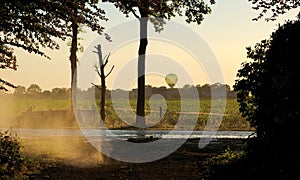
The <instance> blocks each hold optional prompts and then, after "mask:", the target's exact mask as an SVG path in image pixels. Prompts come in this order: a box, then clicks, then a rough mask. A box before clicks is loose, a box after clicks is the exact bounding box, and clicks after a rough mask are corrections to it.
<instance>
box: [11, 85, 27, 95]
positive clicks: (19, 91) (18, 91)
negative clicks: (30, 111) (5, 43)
mask: <svg viewBox="0 0 300 180" xmlns="http://www.w3.org/2000/svg"><path fill="white" fill-rule="evenodd" d="M14 95H15V96H17V97H23V96H24V95H26V88H25V87H24V86H17V87H16V89H15V91H14Z"/></svg>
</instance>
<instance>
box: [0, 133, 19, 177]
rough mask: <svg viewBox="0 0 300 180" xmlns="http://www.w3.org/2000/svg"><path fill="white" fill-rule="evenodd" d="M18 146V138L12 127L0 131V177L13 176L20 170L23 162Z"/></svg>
mask: <svg viewBox="0 0 300 180" xmlns="http://www.w3.org/2000/svg"><path fill="white" fill-rule="evenodd" d="M20 148H21V144H20V142H19V139H18V137H17V135H16V134H14V133H13V132H12V129H8V130H7V131H5V132H0V179H3V178H4V179H7V178H9V177H14V176H15V175H16V174H17V173H18V172H20V170H21V168H22V164H23V157H22V156H21V153H20Z"/></svg>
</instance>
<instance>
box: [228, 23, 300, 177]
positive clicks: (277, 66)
mask: <svg viewBox="0 0 300 180" xmlns="http://www.w3.org/2000/svg"><path fill="white" fill-rule="evenodd" d="M299 32H300V21H299V20H297V21H287V22H286V23H285V24H284V25H281V26H279V27H278V29H277V30H276V31H275V32H274V33H273V34H272V35H271V38H270V39H269V40H263V41H261V43H258V44H256V45H255V47H254V48H251V47H248V48H247V55H248V58H251V59H252V60H253V61H252V62H245V63H243V64H242V68H241V69H240V70H239V71H238V74H237V77H238V78H239V79H238V80H237V81H236V83H235V85H234V89H235V90H236V91H238V94H237V98H238V102H239V103H240V111H241V113H242V116H244V117H246V118H247V120H248V121H249V122H250V123H251V125H252V126H253V127H255V128H256V133H257V138H255V140H254V141H253V143H250V144H249V149H248V153H249V156H250V157H251V158H253V159H254V162H255V163H256V166H257V167H255V168H256V171H257V172H256V175H260V176H264V175H265V176H268V177H276V178H279V179H295V178H299V177H300V173H299V169H300V153H299V152H300V148H299V146H298V143H297V142H298V141H299V139H300V134H299V129H300V113H299V112H300V93H299V92H300V88H299V86H297V84H298V83H299V80H298V78H299V77H300V71H299V68H298V67H299V66H298V62H297V61H298V59H299V47H298V46H297V44H298V43H299V41H300V33H299Z"/></svg>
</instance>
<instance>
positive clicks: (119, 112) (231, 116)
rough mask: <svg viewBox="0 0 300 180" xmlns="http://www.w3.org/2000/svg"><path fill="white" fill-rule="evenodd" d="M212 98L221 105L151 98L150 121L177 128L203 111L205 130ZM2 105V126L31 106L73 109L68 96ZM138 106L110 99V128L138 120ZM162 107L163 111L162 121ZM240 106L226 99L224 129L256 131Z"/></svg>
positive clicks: (82, 104)
mask: <svg viewBox="0 0 300 180" xmlns="http://www.w3.org/2000/svg"><path fill="white" fill-rule="evenodd" d="M212 101H216V103H215V104H218V101H219V100H210V99H203V100H200V104H199V105H200V109H198V108H196V107H197V105H196V104H195V103H197V102H196V101H194V100H184V101H180V100H167V101H166V102H165V104H164V103H163V102H162V101H159V100H154V101H151V103H150V105H149V102H148V101H147V103H146V112H147V114H148V116H147V122H148V123H150V124H153V125H154V126H153V127H155V128H164V129H165V128H173V127H174V125H175V124H176V123H177V121H178V118H179V116H181V118H182V119H183V121H186V122H188V121H189V119H191V118H195V116H196V115H195V114H197V113H199V116H198V115H197V116H198V118H197V117H196V118H197V119H198V121H197V125H196V129H198V130H202V129H203V128H204V126H205V125H206V122H207V119H208V118H209V113H210V112H211V103H212ZM181 103H184V105H183V108H181ZM97 104H99V102H97ZM0 105H1V109H0V114H1V116H0V123H1V124H0V125H1V126H12V125H13V124H14V123H15V121H16V118H17V117H18V116H20V115H22V113H24V112H26V111H28V110H29V109H32V111H33V112H35V111H36V112H37V111H57V110H68V109H70V105H71V103H70V100H68V99H59V100H54V99H16V98H1V99H0ZM135 106H136V101H135V100H130V101H129V102H128V105H126V101H125V100H115V101H114V102H112V101H111V100H108V101H107V103H106V114H107V118H106V120H105V123H106V125H107V126H108V127H109V128H126V127H127V126H128V125H127V124H126V123H125V122H126V121H127V120H132V119H135V116H134V111H135ZM79 107H80V109H84V110H90V109H92V107H91V101H81V102H79ZM150 107H151V108H152V112H150V111H151V110H150ZM160 108H161V110H162V114H163V116H162V120H161V121H160V116H161V113H160ZM238 108H239V106H238V103H237V102H236V99H227V100H226V108H225V112H224V116H223V121H222V123H221V126H220V129H221V130H251V129H252V130H253V128H251V127H250V126H249V123H248V122H247V121H245V119H244V118H243V117H241V115H240V113H239V110H238ZM216 111H218V109H216V110H215V112H216ZM180 112H183V114H182V115H180ZM41 120H42V119H41ZM124 121H125V122H124Z"/></svg>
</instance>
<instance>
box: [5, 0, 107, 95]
mask: <svg viewBox="0 0 300 180" xmlns="http://www.w3.org/2000/svg"><path fill="white" fill-rule="evenodd" d="M101 20H107V19H106V18H105V17H104V11H103V10H101V9H100V8H99V7H98V6H97V1H94V0H76V1H74V0H46V1H45V0H22V1H15V0H1V2H0V69H13V70H17V63H16V57H15V55H14V53H13V52H14V50H13V48H12V47H18V48H21V49H24V50H25V51H27V52H29V53H35V54H38V55H41V56H44V57H46V58H49V59H50V57H48V56H47V55H46V54H45V52H43V51H42V50H41V48H50V49H59V44H58V43H57V42H56V41H55V39H56V38H58V39H62V40H65V39H66V38H67V37H71V36H72V33H71V32H72V31H71V27H72V26H74V22H75V25H76V29H77V28H78V27H77V26H78V25H79V24H83V25H86V26H87V27H89V28H91V29H92V30H93V31H97V32H98V33H102V31H103V27H102V26H101V25H100V21H101ZM75 50H77V44H76V47H75ZM7 87H15V86H14V85H12V84H11V83H9V82H7V81H5V80H3V79H1V78H0V90H7Z"/></svg>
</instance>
